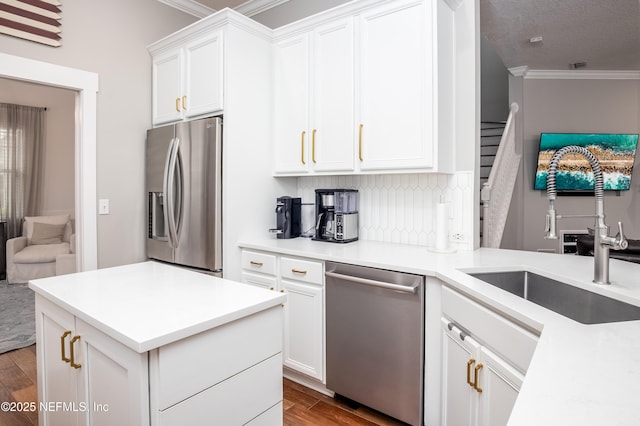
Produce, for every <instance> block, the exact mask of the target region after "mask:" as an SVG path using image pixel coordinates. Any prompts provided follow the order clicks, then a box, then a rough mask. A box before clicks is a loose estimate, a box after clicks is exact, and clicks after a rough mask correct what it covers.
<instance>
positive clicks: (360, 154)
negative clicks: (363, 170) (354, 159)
mask: <svg viewBox="0 0 640 426" xmlns="http://www.w3.org/2000/svg"><path fill="white" fill-rule="evenodd" d="M363 127H364V124H360V129H359V130H358V157H360V161H362V128H363Z"/></svg>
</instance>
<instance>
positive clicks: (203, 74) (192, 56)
mask: <svg viewBox="0 0 640 426" xmlns="http://www.w3.org/2000/svg"><path fill="white" fill-rule="evenodd" d="M222 49H223V44H222V30H220V31H216V32H215V33H213V34H209V35H207V36H206V37H203V38H200V39H198V40H195V41H193V42H191V43H189V44H187V45H186V47H185V56H186V58H185V59H186V60H185V85H186V88H185V93H184V94H183V95H184V96H186V98H185V99H184V105H183V107H184V108H185V111H184V114H185V116H186V117H194V116H197V115H202V114H206V113H210V112H216V111H222V109H223V91H222V87H223V56H222V54H223V50H222Z"/></svg>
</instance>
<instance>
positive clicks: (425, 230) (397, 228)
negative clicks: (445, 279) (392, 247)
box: [297, 172, 478, 250]
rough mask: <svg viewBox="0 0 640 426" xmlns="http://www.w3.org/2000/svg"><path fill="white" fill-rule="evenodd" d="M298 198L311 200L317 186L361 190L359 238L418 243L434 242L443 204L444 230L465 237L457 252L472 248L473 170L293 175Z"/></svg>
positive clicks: (431, 243)
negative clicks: (439, 205)
mask: <svg viewBox="0 0 640 426" xmlns="http://www.w3.org/2000/svg"><path fill="white" fill-rule="evenodd" d="M297 188H298V194H297V196H298V197H302V202H303V203H314V202H315V190H316V189H318V188H349V189H357V190H359V192H360V209H359V220H360V239H362V240H368V241H382V242H393V243H402V244H411V245H417V246H426V247H432V246H434V245H435V239H436V230H435V220H436V218H435V213H434V212H435V205H436V203H438V202H440V200H442V201H443V202H444V203H446V204H447V205H448V210H449V234H450V235H453V234H454V233H459V234H462V235H464V236H465V241H464V242H462V243H454V242H453V241H451V242H450V244H451V246H452V247H456V248H458V249H460V250H472V249H473V241H472V235H473V216H474V214H477V211H478V208H475V206H474V200H473V174H472V173H471V172H459V173H455V174H427V173H424V174H389V175H357V176H314V177H306V176H305V177H299V178H297Z"/></svg>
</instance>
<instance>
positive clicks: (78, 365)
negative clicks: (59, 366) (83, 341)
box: [69, 336, 82, 368]
mask: <svg viewBox="0 0 640 426" xmlns="http://www.w3.org/2000/svg"><path fill="white" fill-rule="evenodd" d="M78 340H80V336H74V337H73V339H71V341H70V342H69V351H70V352H71V366H72V367H73V368H80V367H82V366H81V365H80V364H76V360H75V352H74V350H73V344H74V343H75V342H77V341H78Z"/></svg>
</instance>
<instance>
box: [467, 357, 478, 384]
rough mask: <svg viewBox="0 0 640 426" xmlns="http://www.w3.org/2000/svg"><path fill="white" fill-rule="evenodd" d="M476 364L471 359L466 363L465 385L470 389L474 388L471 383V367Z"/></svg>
mask: <svg viewBox="0 0 640 426" xmlns="http://www.w3.org/2000/svg"><path fill="white" fill-rule="evenodd" d="M475 363H476V360H475V359H473V358H471V359H470V360H469V362H467V384H468V385H469V386H471V387H474V383H473V382H472V381H471V366H472V365H473V364H475Z"/></svg>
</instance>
